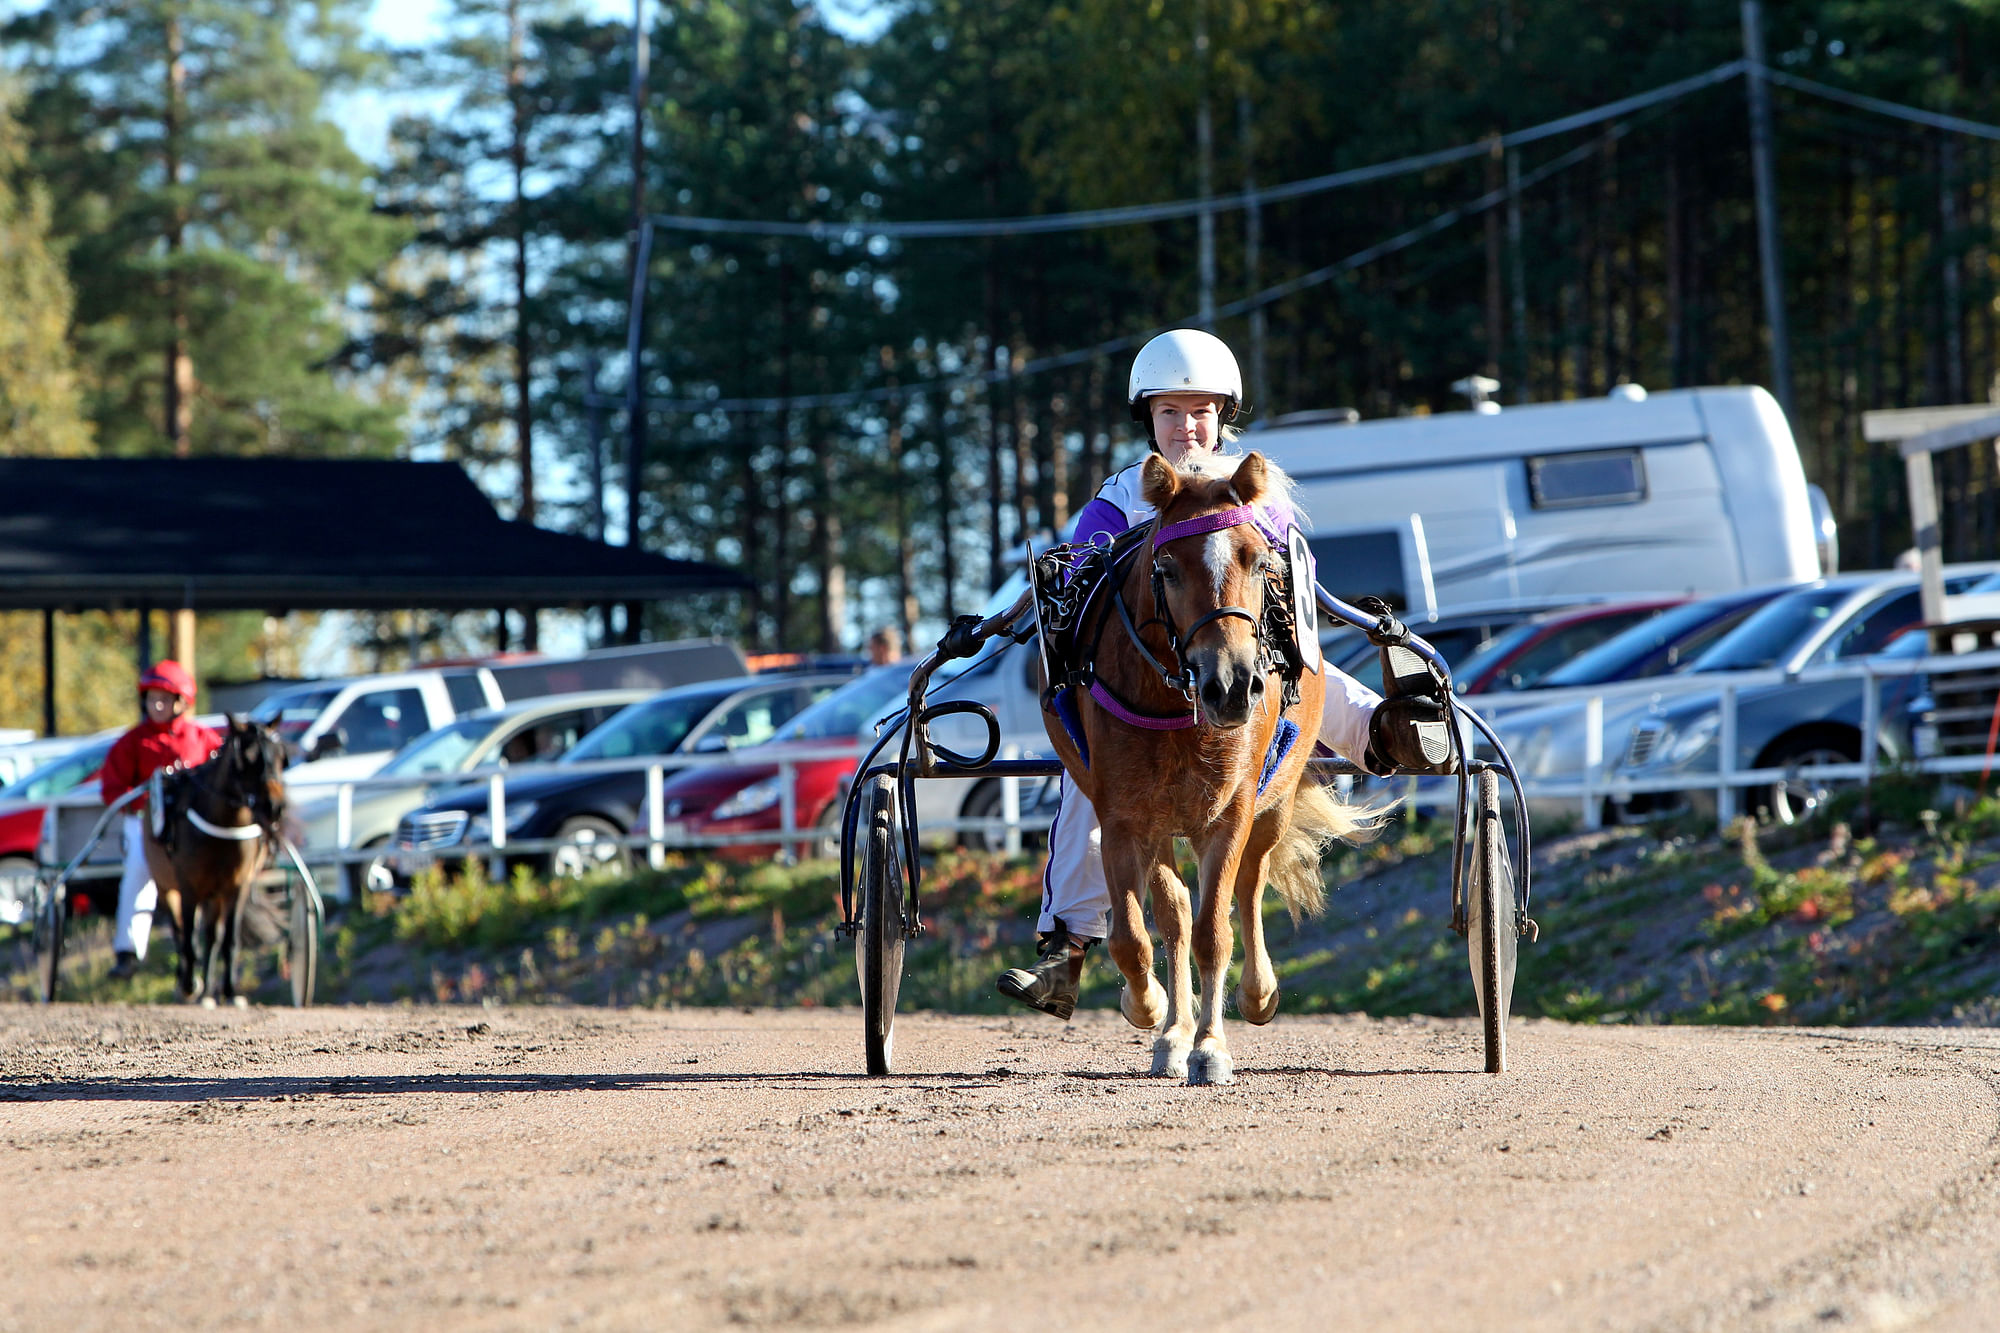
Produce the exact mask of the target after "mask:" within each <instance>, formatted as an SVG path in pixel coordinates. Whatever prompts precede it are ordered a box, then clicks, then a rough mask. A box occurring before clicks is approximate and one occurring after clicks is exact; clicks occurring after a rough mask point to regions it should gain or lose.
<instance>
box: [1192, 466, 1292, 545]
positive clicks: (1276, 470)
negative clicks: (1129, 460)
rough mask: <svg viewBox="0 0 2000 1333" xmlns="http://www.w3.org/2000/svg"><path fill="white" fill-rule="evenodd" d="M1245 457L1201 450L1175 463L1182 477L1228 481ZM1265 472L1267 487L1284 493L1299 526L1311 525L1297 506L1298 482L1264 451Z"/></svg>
mask: <svg viewBox="0 0 2000 1333" xmlns="http://www.w3.org/2000/svg"><path fill="white" fill-rule="evenodd" d="M1248 457H1249V455H1248V454H1203V455H1201V456H1200V457H1199V458H1189V459H1185V460H1183V461H1182V462H1181V463H1180V464H1178V466H1177V470H1178V471H1179V472H1180V474H1181V475H1182V476H1184V477H1200V478H1203V479H1204V480H1207V481H1228V480H1229V479H1230V478H1231V477H1233V476H1235V475H1236V469H1237V468H1239V467H1242V466H1243V460H1244V459H1245V458H1248ZM1264 475H1265V478H1266V488H1267V489H1268V490H1269V491H1271V492H1272V493H1275V494H1279V495H1282V496H1284V498H1285V500H1286V502H1287V503H1289V504H1290V505H1291V507H1292V512H1293V513H1294V514H1296V515H1297V516H1298V519H1299V526H1300V527H1302V528H1303V527H1309V526H1311V525H1310V524H1309V523H1308V522H1307V521H1306V513H1305V511H1304V510H1303V509H1300V508H1299V486H1298V483H1297V482H1295V481H1293V480H1292V478H1291V476H1290V474H1288V473H1287V472H1286V471H1285V470H1284V469H1283V468H1281V467H1279V466H1278V465H1277V464H1276V463H1273V462H1272V461H1271V456H1270V455H1269V454H1266V455H1264Z"/></svg>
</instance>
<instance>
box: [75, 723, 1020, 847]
mask: <svg viewBox="0 0 2000 1333" xmlns="http://www.w3.org/2000/svg"><path fill="white" fill-rule="evenodd" d="M1001 753H1002V755H1003V756H1004V757H1007V758H1019V757H1021V753H1022V752H1021V747H1020V746H1019V745H1018V744H1009V745H1006V746H1003V747H1002V750H1001ZM859 758H860V755H859V753H858V752H857V751H856V750H855V749H854V747H852V746H840V745H829V746H824V747H816V748H801V749H796V750H790V751H788V752H787V753H786V754H785V755H784V756H782V757H773V756H765V755H759V754H757V753H755V752H754V750H747V749H746V750H744V751H738V752H728V751H723V752H704V753H699V754H678V755H646V756H638V757H634V758H629V759H605V760H592V761H588V762H583V763H574V764H563V765H560V766H558V765H554V764H518V765H511V766H509V765H494V766H488V767H483V768H478V769H470V770H467V771H464V772H459V773H431V774H424V775H421V776H417V775H411V776H393V775H392V776H388V777H380V776H378V777H369V778H354V779H349V780H345V781H339V782H326V783H313V784H310V785H308V786H304V787H299V788H295V789H294V790H293V791H292V792H291V800H292V802H293V803H294V804H296V803H297V802H298V801H299V799H300V798H301V796H304V797H306V798H307V799H312V800H318V799H322V798H324V797H325V796H326V795H328V794H331V795H332V797H333V800H334V818H333V823H334V837H333V845H331V846H327V845H325V844H323V843H322V844H319V845H313V844H308V845H306V846H305V847H303V848H302V849H301V851H302V852H303V854H304V857H305V860H306V862H307V863H308V864H310V865H314V866H320V867H337V868H340V869H342V870H344V869H345V868H347V867H349V866H356V865H365V864H367V863H369V862H372V861H374V860H376V859H378V858H380V857H382V856H384V855H387V854H391V853H397V852H409V851H413V850H414V851H416V852H417V853H418V854H419V855H425V854H428V855H429V856H430V857H431V858H432V859H435V860H458V859H461V858H465V857H478V858H481V859H484V860H486V861H488V862H489V865H490V867H491V869H492V870H493V872H494V873H495V874H496V875H497V874H499V873H500V872H501V871H502V869H503V868H504V862H505V858H506V857H507V856H508V855H519V854H541V853H548V852H553V851H556V850H558V849H560V848H565V847H573V846H576V845H577V844H576V843H575V841H574V840H572V839H566V838H518V837H515V836H513V835H512V834H510V833H509V831H508V829H507V804H508V796H507V784H508V782H509V781H510V780H517V779H524V778H541V777H544V776H547V775H549V774H552V773H563V774H573V775H576V776H587V775H590V774H593V773H632V772H641V771H643V772H644V774H645V787H646V790H645V796H644V798H643V799H642V801H641V802H640V807H639V814H640V818H641V822H640V825H639V826H638V827H635V828H633V829H630V830H629V831H627V833H626V834H625V835H624V836H622V837H620V838H618V839H616V840H615V841H616V843H617V844H618V845H619V846H621V847H623V848H625V849H626V850H627V851H629V852H632V853H634V854H637V853H641V852H643V854H644V856H645V859H646V860H647V862H648V863H649V864H651V865H654V866H658V865H661V864H662V863H663V862H664V859H665V856H666V854H667V853H668V852H670V851H684V850H691V849H698V848H717V847H730V846H758V845H765V846H768V845H774V844H775V845H776V846H777V847H778V848H779V852H778V855H779V856H780V857H782V858H785V859H796V858H797V857H800V856H807V855H811V854H812V851H813V845H814V844H815V843H818V842H821V841H823V840H825V839H826V838H827V837H828V836H829V833H831V834H832V835H833V836H835V837H837V836H838V828H837V826H836V827H834V828H832V829H829V828H828V827H827V826H826V825H825V824H823V823H822V824H820V825H819V826H809V825H801V824H800V822H799V812H798V804H797V799H798V768H799V766H800V765H801V764H806V763H812V762H816V761H820V760H827V759H848V760H855V761H858V760H859ZM718 766H720V767H738V768H775V769H776V770H777V771H776V773H775V774H774V775H773V776H774V777H775V778H776V779H777V782H778V790H779V800H778V808H779V821H778V826H777V827H776V828H771V829H753V830H746V831H742V832H734V833H696V832H692V831H690V830H689V829H688V828H687V827H686V826H685V825H683V824H680V822H679V821H677V820H674V819H671V818H669V817H668V816H667V815H666V813H665V802H664V801H663V800H662V794H663V789H664V787H665V784H666V774H667V773H668V771H669V770H674V771H678V770H680V769H683V768H690V767H718ZM980 780H981V779H979V778H977V777H968V778H962V779H958V781H960V782H963V783H967V784H969V783H972V782H977V781H980ZM850 781H852V774H848V775H846V776H844V777H843V779H842V782H841V787H840V791H839V794H838V795H836V797H835V800H836V802H839V801H841V800H842V799H843V798H844V796H845V791H846V784H847V783H848V782H850ZM998 781H999V783H1000V804H1001V814H1000V815H999V816H997V817H988V818H963V817H962V818H953V819H926V820H925V821H924V829H923V831H924V832H926V833H971V832H976V833H984V834H988V835H993V836H997V837H999V838H1001V839H1002V840H1003V843H1004V845H1005V846H1006V847H1007V849H1008V850H1010V851H1018V850H1019V848H1020V839H1021V834H1022V833H1023V832H1032V831H1038V830H1046V829H1047V828H1048V826H1049V819H1048V818H1047V817H1042V816H1037V815H1036V814H1035V813H1034V812H1033V811H1032V810H1024V809H1023V804H1024V803H1023V800H1022V794H1021V788H1022V786H1023V784H1033V785H1034V786H1036V787H1039V786H1040V784H1041V781H1042V780H1041V779H1037V778H1022V777H1018V776H1013V775H1006V776H1002V777H1000V778H999V779H998ZM482 782H483V783H484V785H485V787H486V805H485V811H484V814H485V817H486V820H487V831H486V836H485V837H483V838H473V837H470V836H465V837H461V838H460V839H459V840H457V841H455V842H452V843H449V844H446V845H443V846H440V847H436V848H425V849H405V848H401V847H399V846H398V844H397V843H396V841H395V837H394V834H391V835H390V840H389V841H388V842H386V843H374V844H371V845H369V846H366V847H361V846H356V845H354V800H355V796H356V795H357V793H365V792H368V791H374V790H384V789H395V790H401V791H413V790H421V791H429V790H432V789H435V788H457V787H469V786H478V785H480V784H481V783H482ZM925 785H927V786H928V785H930V784H929V783H926V784H925ZM920 790H921V789H920ZM919 799H921V796H920V798H919ZM48 804H49V805H51V806H55V807H58V808H59V809H93V810H94V809H101V807H102V803H101V801H100V800H99V798H98V796H97V793H96V790H95V788H85V789H83V790H80V791H74V792H70V793H68V794H66V795H64V796H60V797H56V798H54V799H52V800H51V801H49V802H48ZM421 808H422V807H417V809H421ZM834 808H836V809H837V808H839V807H838V805H836V806H835V807H834ZM409 813H412V812H405V813H404V814H403V815H400V816H398V819H397V828H398V829H400V828H401V826H402V822H403V820H404V819H406V818H407V817H408V815H409ZM475 817H476V816H475ZM55 818H57V820H58V833H57V838H58V845H56V846H54V847H51V846H49V845H48V838H47V835H46V831H45V834H44V837H43V840H42V845H41V846H40V847H39V849H38V859H39V860H41V861H43V862H44V863H48V864H61V863H63V862H65V861H68V860H70V859H71V858H72V857H74V856H76V855H78V854H79V853H80V852H81V850H82V848H81V845H80V844H79V845H78V846H74V847H65V846H62V845H60V840H61V838H62V836H63V834H62V831H61V828H62V826H61V824H60V814H59V813H58V814H56V815H55ZM44 827H45V830H46V825H45V826H44ZM468 827H469V820H468ZM605 841H611V840H608V839H607V840H605ZM120 864H121V862H120V858H119V857H118V855H117V853H116V849H115V848H113V847H111V846H109V844H104V845H101V846H100V847H99V848H98V849H97V851H96V853H95V854H93V855H92V856H91V857H90V859H89V860H88V861H87V862H85V863H84V864H82V865H80V866H78V867H77V868H76V871H75V874H74V875H73V878H75V879H78V880H86V879H90V878H105V877H110V876H114V875H116V874H117V873H119V869H120Z"/></svg>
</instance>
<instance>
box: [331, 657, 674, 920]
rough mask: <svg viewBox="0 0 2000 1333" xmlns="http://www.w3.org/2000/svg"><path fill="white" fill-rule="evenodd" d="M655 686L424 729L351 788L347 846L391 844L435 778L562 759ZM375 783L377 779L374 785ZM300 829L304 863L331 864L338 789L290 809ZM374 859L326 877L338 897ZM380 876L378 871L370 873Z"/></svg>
mask: <svg viewBox="0 0 2000 1333" xmlns="http://www.w3.org/2000/svg"><path fill="white" fill-rule="evenodd" d="M656 692H657V691H654V690H592V691H589V692H587V693H582V694H556V695H549V696H547V697H546V698H540V699H523V700H521V701H520V702H518V703H511V704H508V705H506V706H504V707H501V708H488V709H483V710H481V711H480V712H477V713H468V714H467V715H466V716H464V717H462V718H460V719H459V720H458V721H456V722H453V723H449V724H448V725H446V726H442V727H438V728H436V729H435V730H432V731H427V732H425V733H424V734H423V735H421V736H419V737H417V738H416V739H415V740H413V741H411V742H410V743H409V744H408V745H405V746H404V747H403V748H402V749H401V750H399V751H397V752H396V756H395V757H394V758H393V759H391V760H390V761H389V762H388V763H386V764H384V765H383V766H382V768H381V769H380V771H378V772H377V773H376V774H375V776H374V778H372V779H370V780H369V782H368V784H367V785H365V786H357V787H356V788H355V789H354V793H353V797H352V807H351V809H350V813H349V826H348V837H347V845H348V846H349V847H361V848H380V849H381V851H382V853H383V854H387V852H388V850H389V842H390V839H391V838H393V837H394V836H395V832H396V825H397V823H398V822H399V821H401V819H402V818H403V816H404V815H406V814H408V813H410V811H412V810H415V809H418V808H420V807H421V806H422V805H423V803H424V793H425V792H426V790H428V788H429V786H431V785H434V784H436V782H437V781H438V780H439V779H441V778H447V777H450V776H452V775H455V774H459V773H469V772H471V771H473V770H474V769H478V768H487V767H491V766H493V765H496V764H533V763H543V762H546V761H548V760H551V759H555V758H558V757H560V756H561V755H562V754H563V753H564V752H565V751H567V750H568V749H569V748H570V747H571V746H572V745H574V744H576V742H577V740H578V739H579V738H580V737H582V736H583V735H584V734H585V733H587V732H589V731H591V730H592V729H593V728H595V727H596V726H597V725H598V724H599V723H601V722H604V721H606V720H607V719H609V718H610V717H611V716H612V714H614V713H617V712H618V711H619V710H621V709H623V708H625V707H626V706H627V705H629V704H634V703H637V702H639V701H640V700H641V699H648V698H651V697H652V696H653V695H654V694H655V693H656ZM377 782H380V783H381V784H383V785H380V786H377V785H375V784H376V783H377ZM296 811H297V815H298V818H299V821H300V823H301V825H302V826H303V828H304V832H305V842H304V847H303V850H304V852H305V854H306V859H307V860H308V861H309V862H318V863H320V864H322V865H326V866H328V867H330V866H331V865H332V862H331V861H328V860H325V859H324V858H326V857H327V855H328V853H330V852H332V851H333V850H334V849H335V848H337V847H338V846H339V845H340V844H339V827H338V821H339V811H340V803H339V793H338V792H337V791H333V792H327V793H326V794H325V795H316V796H314V797H313V798H312V799H311V800H308V801H303V802H301V803H300V804H299V805H298V806H297V807H296ZM374 872H375V864H374V862H373V861H369V862H360V863H355V862H349V863H347V864H345V865H343V866H341V869H340V873H339V874H338V875H336V876H333V877H332V878H331V881H330V883H329V887H330V888H332V889H333V892H334V893H335V895H336V896H339V897H350V896H352V893H353V889H354V886H355V885H357V884H367V883H370V882H373V881H371V879H370V876H371V874H372V873H374ZM375 878H376V879H380V878H381V876H380V875H376V876H375Z"/></svg>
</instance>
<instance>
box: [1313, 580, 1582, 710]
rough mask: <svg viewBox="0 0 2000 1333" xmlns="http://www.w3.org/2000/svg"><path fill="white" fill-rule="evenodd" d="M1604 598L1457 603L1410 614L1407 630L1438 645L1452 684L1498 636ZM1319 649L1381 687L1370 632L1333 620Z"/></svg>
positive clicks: (1356, 675) (1365, 682) (1353, 673)
mask: <svg viewBox="0 0 2000 1333" xmlns="http://www.w3.org/2000/svg"><path fill="white" fill-rule="evenodd" d="M1605 605H1609V603H1608V602H1607V601H1606V600H1605V599H1603V598H1595V597H1563V598H1538V599H1534V600H1526V601H1507V602H1492V603H1487V604H1484V605H1472V606H1461V607H1459V608H1458V609H1456V610H1453V611H1448V612H1446V613H1444V614H1442V615H1439V616H1437V617H1435V618H1433V619H1429V620H1423V619H1418V618H1415V617H1412V618H1411V619H1410V621H1409V626H1410V629H1411V630H1412V631H1413V632H1415V633H1416V634H1417V635H1419V636H1420V637H1421V638H1422V639H1423V640H1424V642H1426V643H1428V644H1430V645H1431V647H1433V648H1435V649H1437V650H1438V654H1439V655H1440V656H1441V657H1443V658H1444V660H1445V663H1446V664H1447V665H1448V666H1450V667H1451V669H1452V677H1453V680H1454V683H1456V680H1457V677H1458V674H1459V668H1460V666H1461V665H1462V664H1463V663H1464V662H1465V661H1467V660H1468V659H1469V658H1471V657H1472V656H1473V654H1475V653H1478V652H1480V651H1482V650H1483V649H1485V648H1486V647H1487V646H1488V645H1489V644H1491V643H1493V642H1494V641H1495V640H1496V639H1498V638H1499V637H1500V636H1501V635H1503V634H1506V633H1507V632H1508V631H1509V630H1512V629H1514V628H1515V627H1517V626H1520V625H1524V624H1526V623H1528V622H1529V621H1532V620H1534V619H1536V618H1537V617H1540V616H1547V615H1552V614H1556V613H1559V612H1563V611H1569V610H1577V609H1581V608H1583V607H1586V606H1605ZM1320 652H1321V654H1322V655H1323V656H1324V657H1325V659H1326V660H1327V661H1329V662H1331V663H1333V665H1334V666H1336V667H1338V668H1340V669H1341V670H1342V671H1344V672H1346V673H1347V674H1348V675H1350V676H1352V677H1354V678H1355V679H1356V680H1358V681H1360V682H1361V683H1362V684H1363V685H1366V686H1367V687H1368V688H1369V689H1371V690H1379V689H1381V688H1382V663H1381V658H1380V654H1379V652H1378V651H1377V649H1376V647H1375V645H1374V644H1372V643H1370V642H1368V636H1367V635H1365V634H1363V633H1362V632H1361V631H1360V630H1358V629H1354V628H1352V627H1351V626H1345V625H1336V626H1335V627H1334V628H1332V629H1330V630H1323V632H1322V633H1321V635H1320Z"/></svg>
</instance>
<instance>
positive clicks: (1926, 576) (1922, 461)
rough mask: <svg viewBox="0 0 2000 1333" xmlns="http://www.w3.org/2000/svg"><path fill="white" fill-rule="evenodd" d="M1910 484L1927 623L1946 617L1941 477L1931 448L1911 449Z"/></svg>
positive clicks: (1907, 467) (1905, 462)
mask: <svg viewBox="0 0 2000 1333" xmlns="http://www.w3.org/2000/svg"><path fill="white" fill-rule="evenodd" d="M1903 469H1904V471H1905V472H1906V473H1907V474H1908V475H1909V483H1910V531H1911V533H1912V536H1913V538H1914V540H1915V542H1916V547H1917V568H1918V570H1919V571H1920V573H1921V577H1922V580H1923V616H1924V623H1925V624H1926V625H1935V624H1937V623H1938V622H1939V621H1941V620H1943V619H1944V547H1943V544H1942V540H1941V536H1940V533H1939V529H1938V502H1937V477H1936V473H1935V470H1934V469H1933V468H1932V466H1931V456H1930V451H1929V450H1911V451H1910V452H1909V453H1907V454H1905V455H1904V457H1903Z"/></svg>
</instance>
